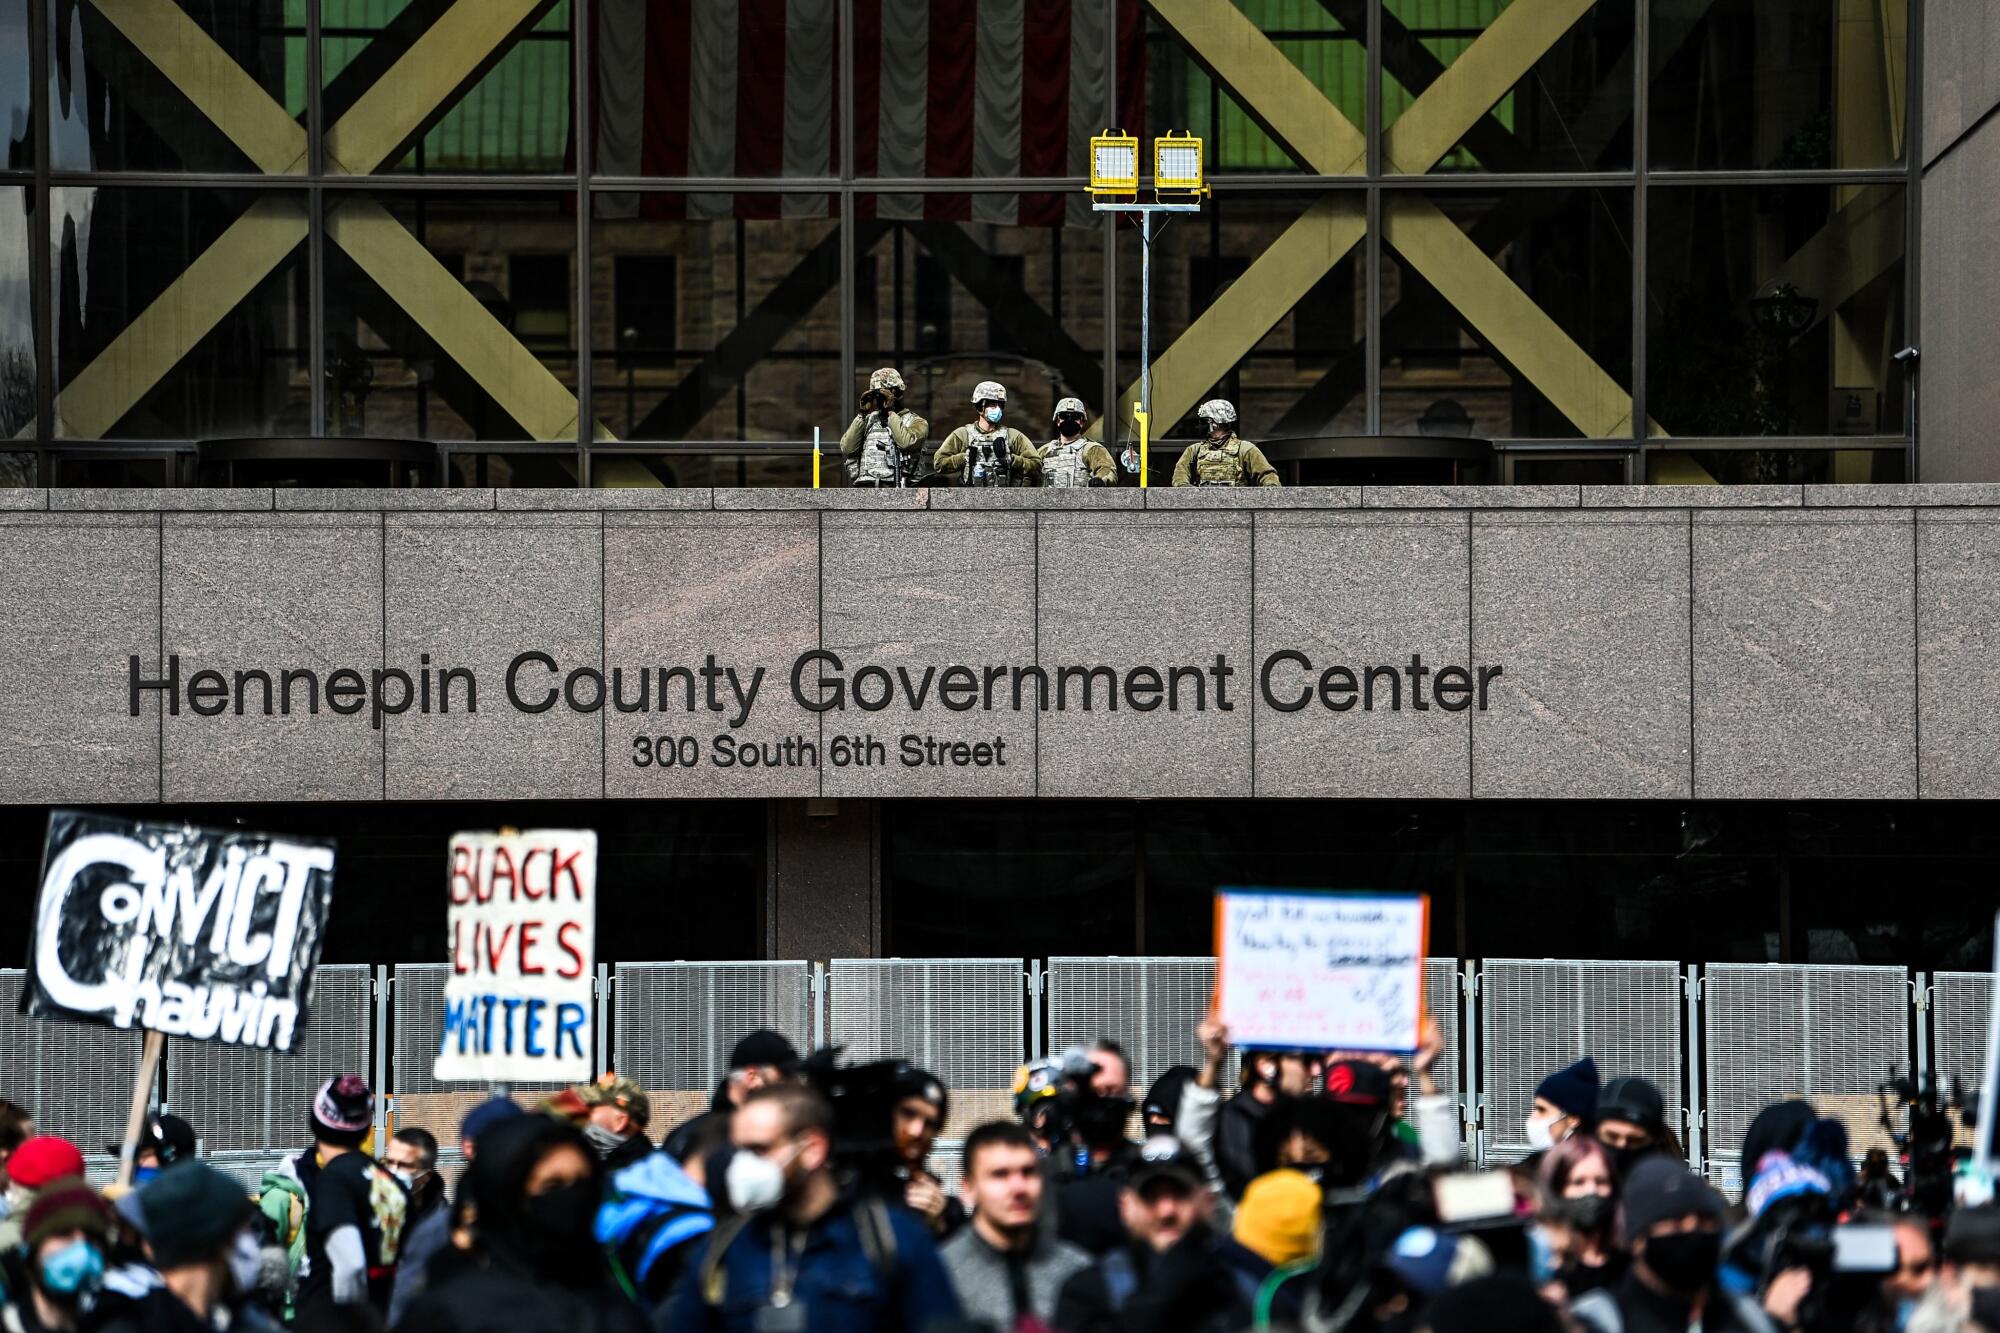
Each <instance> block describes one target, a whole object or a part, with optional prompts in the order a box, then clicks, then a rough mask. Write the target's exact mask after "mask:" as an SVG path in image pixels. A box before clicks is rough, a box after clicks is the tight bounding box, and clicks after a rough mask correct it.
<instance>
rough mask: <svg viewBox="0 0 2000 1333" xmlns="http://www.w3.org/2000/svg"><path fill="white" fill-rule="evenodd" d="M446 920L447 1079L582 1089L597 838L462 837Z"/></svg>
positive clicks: (562, 832)
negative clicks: (576, 1085) (448, 969)
mask: <svg viewBox="0 0 2000 1333" xmlns="http://www.w3.org/2000/svg"><path fill="white" fill-rule="evenodd" d="M446 883H447V888H448V891H449V894H450V897H449V903H448V906H447V909H446V915H445V932H446V936H445V937H446V940H447V941H448V943H449V944H450V946H451V975H450V976H449V977H448V978H446V980H445V983H444V1035H443V1038H442V1039H441V1040H440V1042H439V1044H438V1056H437V1061H436V1063H435V1064H434V1065H433V1066H432V1074H433V1076H434V1077H435V1078H437V1079H439V1080H440V1081H445V1082H450V1081H470V1082H487V1083H529V1082H552V1083H554V1082H561V1083H580V1082H584V1081H586V1080H588V1079H589V1078H590V1077H591V1075H592V1073H594V1072H595V1071H593V1070H592V1069H591V1062H592V1058H593V1052H594V1050H595V1048H594V1046H593V1044H592V1036H591V1028H590V1025H591V1014H592V1005H591V986H592V983H593V979H594V976H595V973H596V968H597V953H596V941H597V834H595V833H594V832H591V831H589V830H569V829H542V830H530V831H527V832H503V833H460V834H458V835H457V836H455V837H454V838H452V840H451V864H450V871H449V873H448V875H447V877H446Z"/></svg>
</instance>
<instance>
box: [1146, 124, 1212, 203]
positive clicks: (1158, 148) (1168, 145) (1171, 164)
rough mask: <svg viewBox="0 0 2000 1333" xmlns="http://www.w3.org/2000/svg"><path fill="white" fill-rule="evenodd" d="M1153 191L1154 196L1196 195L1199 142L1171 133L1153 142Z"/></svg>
mask: <svg viewBox="0 0 2000 1333" xmlns="http://www.w3.org/2000/svg"><path fill="white" fill-rule="evenodd" d="M1153 192H1154V193H1155V194H1157V195H1161V196H1165V195H1170V194H1173V195H1199V194H1201V193H1202V183H1201V140H1199V139H1197V138H1195V137H1194V136H1193V135H1192V134H1175V133H1173V132H1172V131H1171V130H1170V131H1168V132H1167V133H1165V134H1163V135H1161V136H1160V137H1159V138H1157V139H1155V140H1153Z"/></svg>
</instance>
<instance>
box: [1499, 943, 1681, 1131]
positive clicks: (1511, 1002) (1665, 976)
mask: <svg viewBox="0 0 2000 1333" xmlns="http://www.w3.org/2000/svg"><path fill="white" fill-rule="evenodd" d="M1681 996H1682V988H1681V974H1680V969H1679V967H1678V965H1676V964H1674V963H1652V962H1649V963H1604V962H1558V961H1555V960H1553V959H1527V958H1489V959H1487V960H1486V961H1485V962H1484V963H1483V964H1482V965H1481V966H1480V969H1479V1012H1480V1019H1479V1059H1478V1062H1477V1064H1478V1074H1479V1083H1478V1086H1477V1093H1478V1105H1479V1106H1480V1108H1481V1116H1480V1121H1481V1125H1482V1129H1481V1132H1480V1135H1479V1140H1480V1142H1479V1160H1480V1161H1482V1162H1512V1161H1518V1160H1520V1159H1521V1158H1523V1157H1525V1156H1527V1155H1528V1152H1529V1151H1530V1149H1529V1145H1528V1138H1527V1131H1526V1130H1525V1129H1523V1128H1522V1125H1523V1122H1524V1121H1526V1119H1527V1117H1528V1111H1529V1109H1530V1108H1531V1107H1532V1106H1533V1105H1534V1099H1535V1085H1536V1084H1538V1083H1540V1082H1541V1081H1542V1079H1543V1077H1544V1076H1545V1075H1548V1074H1550V1073H1553V1072H1554V1071H1555V1070H1558V1069H1560V1068H1562V1067H1563V1066H1564V1065H1567V1064H1570V1063H1572V1062H1573V1061H1576V1060H1578V1059H1581V1058H1582V1057H1583V1056H1586V1055H1588V1056H1592V1057H1594V1058H1595V1059H1596V1061H1597V1068H1598V1072H1599V1073H1600V1075H1601V1076H1602V1077H1603V1078H1604V1079H1606V1080H1607V1081H1608V1080H1610V1079H1612V1078H1615V1077H1618V1076H1620V1075H1637V1076H1638V1077H1641V1078H1645V1079H1648V1080H1650V1081H1651V1082H1653V1083H1654V1084H1655V1085H1656V1086H1658V1088H1659V1089H1660V1095H1661V1096H1662V1097H1663V1098H1664V1099H1665V1104H1666V1107H1667V1115H1668V1117H1669V1119H1670V1120H1676V1119H1678V1117H1677V1116H1676V1110H1677V1109H1678V1108H1681V1107H1685V1106H1687V1105H1688V1103H1687V1102H1686V1101H1684V1100H1682V1079H1681V1030H1682V1019H1681Z"/></svg>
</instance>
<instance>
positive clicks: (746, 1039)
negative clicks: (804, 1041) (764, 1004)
mask: <svg viewBox="0 0 2000 1333" xmlns="http://www.w3.org/2000/svg"><path fill="white" fill-rule="evenodd" d="M801 1064H802V1061H800V1059H799V1051H798V1048H797V1047H796V1046H794V1045H792V1043H791V1039H790V1038H788V1037H786V1036H785V1034H784V1033H782V1032H773V1031H772V1030H771V1029H769V1028H758V1029H757V1030H756V1031H755V1032H749V1033H745V1034H744V1035H743V1037H742V1038H741V1039H739V1040H738V1041H737V1043H736V1045H735V1046H734V1047H733V1048H731V1050H730V1052H729V1074H728V1076H727V1077H726V1078H724V1079H723V1080H722V1085H721V1086H720V1087H718V1088H717V1089H716V1090H715V1096H714V1097H713V1098H711V1099H710V1100H709V1104H708V1109H707V1110H706V1111H703V1112H702V1113H701V1114H700V1115H698V1116H695V1117H694V1118H692V1119H690V1120H685V1121H683V1122H681V1124H679V1125H677V1126H676V1127H675V1128H674V1129H673V1131H672V1132H671V1133H669V1134H668V1135H667V1137H666V1141H665V1142H663V1143H662V1144H661V1145H660V1147H661V1148H662V1149H664V1150H665V1151H667V1152H669V1153H671V1154H673V1157H674V1160H675V1161H680V1162H684V1161H686V1160H687V1155H688V1153H687V1146H688V1143H689V1142H690V1141H691V1140H692V1139H693V1138H694V1137H695V1136H696V1135H707V1134H713V1133H714V1132H715V1131H714V1128H713V1127H714V1125H715V1123H716V1122H717V1121H718V1120H720V1121H721V1122H723V1123H725V1124H726V1123H728V1120H729V1116H730V1113H731V1112H733V1111H734V1110H735V1109H736V1108H737V1107H739V1106H741V1105H743V1102H744V1100H745V1099H746V1098H748V1097H749V1096H750V1094H751V1093H753V1092H755V1091H757V1089H759V1088H768V1087H773V1086H775V1085H777V1084H780V1083H789V1082H791V1081H793V1080H794V1079H796V1078H797V1077H798V1076H799V1068H800V1065H801Z"/></svg>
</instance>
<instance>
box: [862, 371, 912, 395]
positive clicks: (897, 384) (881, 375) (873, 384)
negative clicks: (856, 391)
mask: <svg viewBox="0 0 2000 1333" xmlns="http://www.w3.org/2000/svg"><path fill="white" fill-rule="evenodd" d="M868 387H869V388H870V389H894V390H895V391H896V392H897V393H901V392H902V391H903V389H904V388H905V387H906V386H905V385H904V384H903V377H902V376H901V375H898V374H897V373H896V368H895V367H894V366H884V367H882V368H881V369H880V370H878V371H876V372H875V373H874V374H873V375H870V376H869V377H868Z"/></svg>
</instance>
